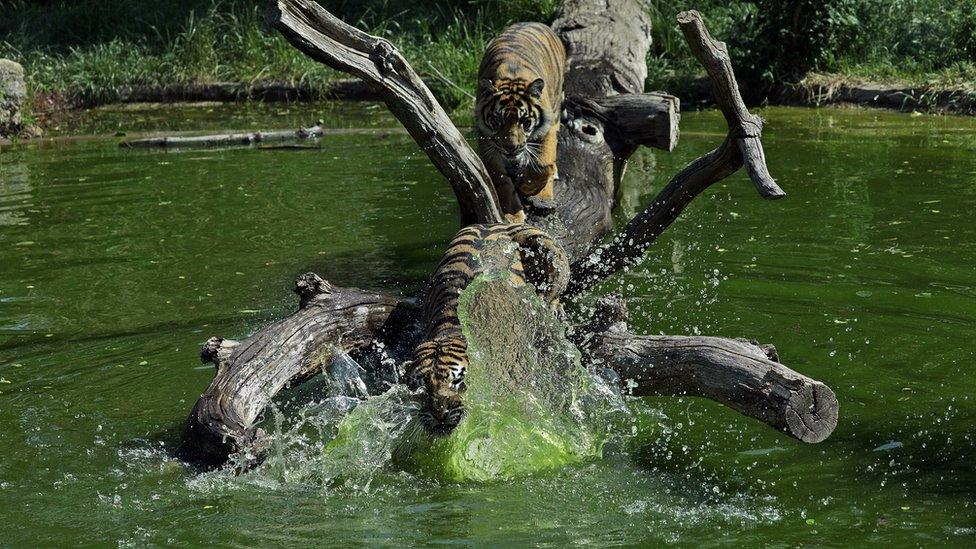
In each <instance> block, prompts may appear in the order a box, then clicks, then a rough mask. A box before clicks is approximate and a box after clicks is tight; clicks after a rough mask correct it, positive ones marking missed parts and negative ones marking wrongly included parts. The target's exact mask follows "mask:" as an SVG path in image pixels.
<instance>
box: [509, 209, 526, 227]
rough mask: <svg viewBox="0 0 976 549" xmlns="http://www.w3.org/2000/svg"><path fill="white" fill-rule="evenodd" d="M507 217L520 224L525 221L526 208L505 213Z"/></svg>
mask: <svg viewBox="0 0 976 549" xmlns="http://www.w3.org/2000/svg"><path fill="white" fill-rule="evenodd" d="M505 219H506V220H507V221H508V222H509V223H512V224H515V225H519V224H521V223H525V210H519V211H517V212H515V213H512V214H505Z"/></svg>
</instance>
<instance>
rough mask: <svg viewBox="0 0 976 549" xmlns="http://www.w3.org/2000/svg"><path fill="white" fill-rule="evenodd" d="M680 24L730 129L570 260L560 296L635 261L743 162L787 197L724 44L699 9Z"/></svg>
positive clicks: (767, 188) (770, 195) (772, 193)
mask: <svg viewBox="0 0 976 549" xmlns="http://www.w3.org/2000/svg"><path fill="white" fill-rule="evenodd" d="M678 24H679V25H680V27H681V31H682V32H683V33H684V36H685V40H686V41H687V42H688V46H689V47H690V48H691V51H692V53H693V54H694V55H695V58H696V59H698V61H699V62H700V63H701V64H702V65H704V67H705V70H706V71H707V72H708V76H709V79H710V80H711V83H712V88H713V91H714V94H715V100H716V102H717V103H718V105H719V107H720V108H721V110H722V114H723V115H724V116H725V120H726V122H727V123H728V126H729V131H728V135H727V136H726V138H725V141H723V142H722V144H721V145H719V146H718V148H716V149H715V150H713V151H711V152H709V153H708V154H706V155H704V156H702V157H699V158H698V159H696V160H695V161H693V162H692V163H691V164H689V165H688V166H686V167H685V168H684V169H683V170H681V171H680V172H678V174H677V175H675V176H674V177H673V178H672V179H671V181H670V182H669V183H668V185H667V186H666V187H665V188H664V189H663V190H662V191H661V192H660V194H658V196H657V197H656V198H655V199H654V201H653V202H652V203H651V205H650V206H648V207H647V208H646V209H645V210H644V211H642V212H641V213H639V214H638V215H637V216H636V217H634V218H633V219H632V220H631V221H630V222H629V223H628V224H627V226H626V227H625V228H624V230H623V231H622V232H621V233H619V234H617V235H616V236H615V237H614V238H613V240H611V241H610V242H609V243H607V244H605V245H602V246H598V247H597V248H596V249H595V250H592V251H591V252H589V253H588V254H586V255H585V256H584V257H583V258H582V259H580V260H578V261H576V262H575V263H573V265H572V276H571V280H570V284H569V287H568V288H567V289H566V293H565V294H564V296H566V297H572V296H574V295H577V294H579V293H581V292H583V291H585V290H587V289H589V288H591V287H593V286H594V285H596V284H598V283H600V282H601V281H603V280H604V279H606V278H607V277H608V276H610V275H612V274H614V273H616V272H617V271H619V270H620V269H622V268H624V267H625V266H627V265H631V264H633V263H636V262H637V261H638V260H640V258H641V257H643V255H644V252H645V251H647V249H648V248H649V247H650V246H651V244H652V243H653V242H654V240H655V239H657V237H658V236H659V235H660V234H661V233H662V232H664V230H665V229H667V228H668V227H669V226H670V225H671V223H672V222H674V220H675V219H677V217H678V215H680V214H681V212H682V211H683V210H684V208H685V206H687V205H688V204H689V203H690V202H691V201H692V200H693V199H694V198H695V197H696V196H698V195H699V194H700V193H701V192H702V191H704V190H705V189H707V188H708V187H709V186H711V185H712V184H714V183H716V182H718V181H721V180H723V179H725V178H726V177H728V176H730V175H732V174H733V173H735V171H736V170H738V169H739V168H741V167H742V165H743V164H745V165H746V168H747V170H748V172H749V178H750V179H752V182H753V184H754V185H755V186H756V190H758V191H759V194H760V195H762V196H763V198H767V199H774V198H781V197H783V196H786V193H784V192H783V190H782V189H780V188H779V186H778V185H777V184H776V182H775V181H774V180H773V178H772V177H771V176H770V175H769V170H767V168H766V157H765V155H764V153H763V148H762V142H761V140H760V139H761V137H762V120H761V119H760V118H759V117H758V116H756V115H753V114H751V113H750V112H749V110H748V109H746V106H745V103H743V101H742V96H741V95H740V94H739V86H738V85H737V84H736V81H735V74H734V73H733V72H732V64H731V63H730V62H729V54H728V49H727V48H726V47H725V44H723V43H722V42H719V41H717V40H715V39H713V38H712V37H711V35H709V34H708V30H707V29H706V28H705V24H704V23H703V22H702V18H701V15H700V14H699V13H698V12H697V11H685V12H681V13H680V14H678Z"/></svg>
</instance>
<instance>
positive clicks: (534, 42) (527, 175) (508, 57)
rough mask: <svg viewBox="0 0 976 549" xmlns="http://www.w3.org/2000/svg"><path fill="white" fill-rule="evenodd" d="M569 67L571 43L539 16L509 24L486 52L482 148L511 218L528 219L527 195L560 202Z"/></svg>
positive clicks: (480, 108) (478, 106)
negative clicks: (559, 143)
mask: <svg viewBox="0 0 976 549" xmlns="http://www.w3.org/2000/svg"><path fill="white" fill-rule="evenodd" d="M565 72H566V49H565V47H563V43H562V42H561V41H560V40H559V37H558V36H556V34H555V33H554V32H552V30H551V29H550V28H549V27H547V26H546V25H543V24H541V23H516V24H514V25H512V26H510V27H508V28H507V29H505V30H504V31H503V32H502V33H501V34H500V35H499V36H498V37H497V38H495V39H494V40H492V41H491V43H490V44H488V49H487V50H486V51H485V56H484V58H482V60H481V67H480V68H479V69H478V95H477V100H476V102H475V128H476V131H477V134H478V144H479V151H480V154H481V159H482V160H483V161H484V163H485V165H486V167H487V168H488V171H489V173H490V174H491V178H492V181H493V182H494V184H495V191H496V193H497V194H498V198H499V202H500V203H501V207H502V212H503V213H504V214H505V217H506V218H507V219H508V220H509V221H511V222H516V223H521V222H523V221H525V212H524V209H523V204H522V202H523V201H525V202H526V203H528V204H529V205H530V206H533V207H535V208H538V209H540V210H547V209H552V208H554V207H555V203H554V201H553V190H552V187H553V179H555V178H556V136H557V134H558V133H559V112H560V108H561V106H562V101H563V75H564V74H565ZM520 197H521V199H520Z"/></svg>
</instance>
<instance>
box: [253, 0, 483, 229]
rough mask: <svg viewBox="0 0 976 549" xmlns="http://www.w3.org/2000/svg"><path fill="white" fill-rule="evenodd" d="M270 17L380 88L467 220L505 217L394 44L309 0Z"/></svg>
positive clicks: (475, 160)
mask: <svg viewBox="0 0 976 549" xmlns="http://www.w3.org/2000/svg"><path fill="white" fill-rule="evenodd" d="M268 20H269V21H270V22H271V24H272V25H273V26H274V27H275V28H276V29H278V31H280V32H281V34H282V35H284V37H285V38H286V39H288V41H289V42H291V44H292V45H293V46H295V47H296V48H298V49H299V50H301V51H302V52H304V53H305V54H306V55H308V56H310V57H312V58H313V59H316V60H318V61H320V62H322V63H324V64H326V65H328V66H330V67H332V68H334V69H336V70H340V71H343V72H347V73H349V74H352V75H355V76H358V77H359V78H361V79H363V80H365V81H366V82H368V83H369V84H370V85H372V86H373V87H374V88H376V90H377V91H378V93H379V94H380V96H381V97H382V98H383V101H384V102H385V103H386V106H387V107H389V109H390V111H391V112H392V113H393V115H394V116H396V117H397V119H398V120H399V121H400V123H402V124H403V125H404V127H405V128H407V131H408V132H409V133H410V135H411V136H412V137H413V138H414V140H415V141H417V143H418V144H420V146H421V148H422V149H423V150H424V152H425V153H427V156H428V157H430V159H431V161H432V162H433V163H434V165H435V166H436V167H437V169H438V170H440V172H441V173H442V174H443V175H444V177H446V178H447V180H448V181H449V182H450V183H451V186H452V187H453V189H454V195H455V196H456V197H457V201H458V205H459V206H460V209H461V223H462V224H463V225H469V224H471V223H498V222H501V221H502V215H501V210H500V209H499V207H498V199H497V197H496V196H495V191H494V188H493V187H492V185H491V178H490V176H489V175H488V171H487V170H486V169H485V166H484V164H482V162H481V159H480V158H479V157H478V155H477V154H475V152H474V151H473V150H472V149H471V147H470V146H468V143H467V141H465V139H464V136H462V135H461V132H459V131H458V130H457V128H456V127H455V126H454V124H453V123H452V122H451V119H450V118H449V117H448V116H447V113H446V112H444V109H443V108H442V107H441V106H440V105H439V104H438V103H437V100H436V99H435V98H434V95H433V94H432V93H431V92H430V90H429V89H428V88H427V86H426V85H425V84H424V82H423V81H422V80H421V79H420V77H419V76H417V73H416V72H414V70H413V69H412V68H411V67H410V65H409V64H408V63H407V61H406V60H405V59H404V58H403V56H402V55H400V52H399V51H397V49H396V48H395V47H394V46H393V44H391V43H390V42H389V41H387V40H384V39H382V38H378V37H376V36H370V35H369V34H367V33H365V32H363V31H361V30H359V29H357V28H355V27H352V26H350V25H347V24H346V23H344V22H342V21H341V20H339V19H338V18H336V17H335V16H334V15H332V14H331V13H329V12H328V11H326V10H325V8H323V7H321V6H319V5H318V4H316V3H315V2H312V1H310V0H277V1H276V2H273V3H272V5H271V9H270V10H269V13H268Z"/></svg>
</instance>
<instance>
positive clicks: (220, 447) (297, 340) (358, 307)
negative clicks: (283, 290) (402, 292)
mask: <svg viewBox="0 0 976 549" xmlns="http://www.w3.org/2000/svg"><path fill="white" fill-rule="evenodd" d="M295 293H296V294H298V297H299V308H298V311H296V312H295V313H294V314H292V315H291V316H289V317H286V318H283V319H281V320H279V321H277V322H275V323H273V324H271V325H269V326H267V327H265V328H264V329H262V330H261V331H260V332H258V333H257V334H255V335H254V336H252V337H250V338H248V339H247V340H245V341H244V342H238V341H233V340H229V339H222V338H211V339H210V340H209V341H207V343H206V344H204V346H203V349H202V350H201V359H202V360H203V361H204V362H211V363H213V364H214V365H215V366H216V369H217V372H216V375H215V376H214V380H213V382H212V383H211V384H210V388H209V389H207V391H206V392H205V393H203V395H201V396H200V399H199V400H197V403H196V406H194V408H193V412H191V413H190V417H189V419H188V420H187V424H186V428H185V431H184V433H183V441H182V443H181V446H180V454H181V456H182V457H183V458H184V459H189V460H192V461H196V462H200V463H205V464H212V465H213V464H220V463H222V462H223V461H224V460H225V459H226V458H227V456H229V455H230V454H231V453H233V452H236V451H238V450H241V449H244V448H247V447H248V446H249V445H251V444H253V443H254V442H255V441H256V440H257V439H258V438H259V437H258V433H257V430H256V429H255V425H256V424H257V423H258V420H259V417H260V415H261V413H262V412H263V411H264V409H265V408H266V407H267V405H268V404H270V402H271V398H272V397H273V396H274V395H275V394H277V393H278V392H279V391H280V390H281V389H283V388H285V387H286V386H294V385H298V384H299V383H302V382H304V381H307V380H308V379H310V378H311V377H312V376H314V375H315V374H317V373H319V372H321V371H322V366H323V364H328V363H329V361H330V359H331V358H332V355H333V353H335V352H336V350H340V351H343V352H351V351H356V350H361V349H365V348H367V347H369V346H371V345H373V344H374V342H376V341H381V342H382V341H387V340H390V339H392V338H393V337H394V336H395V335H397V334H400V333H402V332H404V331H405V330H406V328H407V327H408V326H409V325H411V324H415V323H416V320H417V316H418V315H419V311H418V310H417V307H416V306H415V305H413V304H411V303H410V302H408V301H403V300H399V299H396V298H393V297H389V296H384V295H381V294H376V293H370V292H364V291H362V290H358V289H355V288H337V287H334V286H332V285H331V284H329V283H328V282H326V281H324V280H322V279H321V278H319V277H318V276H317V275H315V274H311V273H310V274H306V275H303V276H301V277H299V278H298V281H297V282H296V284H295Z"/></svg>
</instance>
